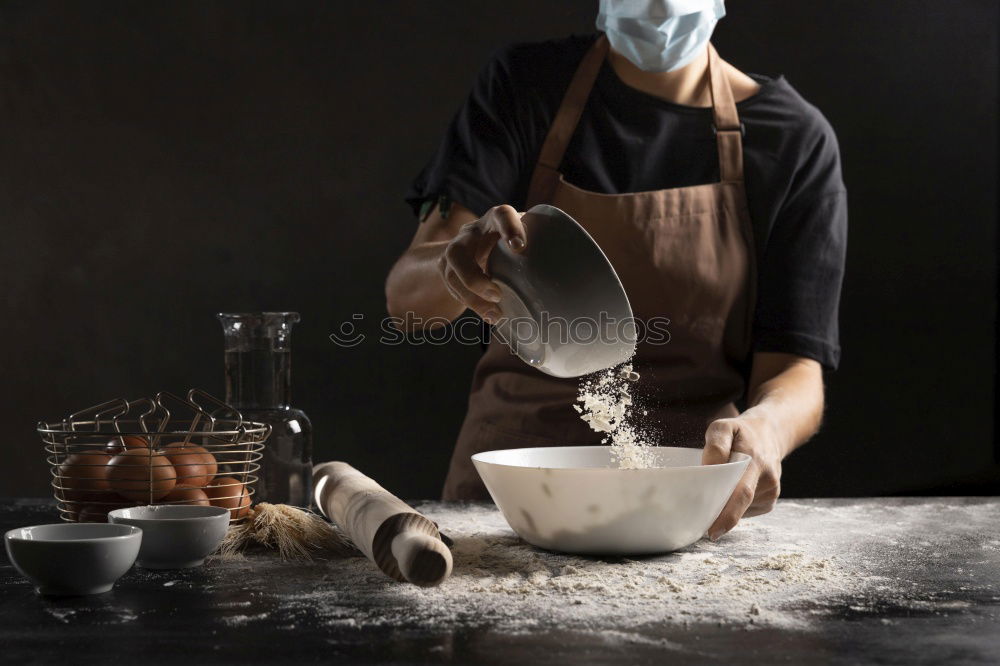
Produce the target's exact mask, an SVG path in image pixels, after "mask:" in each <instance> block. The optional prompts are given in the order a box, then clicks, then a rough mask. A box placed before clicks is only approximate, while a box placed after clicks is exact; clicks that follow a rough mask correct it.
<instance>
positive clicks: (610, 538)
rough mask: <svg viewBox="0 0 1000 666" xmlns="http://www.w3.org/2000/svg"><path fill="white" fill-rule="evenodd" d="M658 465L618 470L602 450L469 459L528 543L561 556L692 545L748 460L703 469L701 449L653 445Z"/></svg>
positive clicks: (739, 457) (512, 452) (513, 452)
mask: <svg viewBox="0 0 1000 666" xmlns="http://www.w3.org/2000/svg"><path fill="white" fill-rule="evenodd" d="M656 453H657V456H658V464H659V466H658V467H654V468H650V469H619V468H618V467H617V464H616V463H615V462H614V461H613V460H612V459H611V452H610V447H608V446H565V447H564V446H557V447H545V448H531V449H508V450H505V451H486V452H484V453H477V454H476V455H474V456H472V462H473V464H475V466H476V470H478V472H479V475H480V476H481V477H482V479H483V483H485V484H486V488H487V490H489V492H490V496H491V497H493V501H494V502H496V505H497V506H498V507H499V508H500V511H501V512H502V513H503V515H504V518H506V519H507V522H508V523H509V524H510V526H511V528H513V530H514V531H515V532H517V534H518V535H519V536H520V537H521V538H522V539H524V540H525V541H527V542H528V543H530V544H532V545H535V546H538V547H540V548H546V549H548V550H557V551H562V552H567V553H586V554H591V555H640V554H650V553H665V552H669V551H672V550H677V549H679V548H684V547H685V546H689V545H691V544H692V543H694V542H695V541H698V540H699V539H700V538H702V536H704V535H705V532H706V531H707V530H708V528H709V527H710V526H711V525H712V523H713V522H714V521H715V519H716V518H718V517H719V514H720V513H721V512H722V508H723V507H724V506H725V504H726V501H727V500H728V499H729V496H730V495H731V494H732V492H733V489H735V488H736V483H737V482H738V481H739V479H740V476H742V474H743V471H744V470H745V469H746V467H747V465H748V464H749V462H750V457H749V456H747V455H745V454H742V453H734V454H733V457H732V460H731V462H728V463H725V464H721V465H702V464H701V449H685V448H675V447H658V448H657V449H656Z"/></svg>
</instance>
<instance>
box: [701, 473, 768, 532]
mask: <svg viewBox="0 0 1000 666" xmlns="http://www.w3.org/2000/svg"><path fill="white" fill-rule="evenodd" d="M759 477H760V467H758V466H757V465H756V464H755V463H754V461H752V460H751V461H750V465H749V466H748V467H747V470H746V472H744V473H743V476H742V477H741V478H740V481H739V483H737V484H736V489H735V490H734V491H733V494H732V495H730V496H729V501H728V502H726V506H725V507H723V509H722V513H720V514H719V517H718V518H716V519H715V522H714V523H712V526H711V527H709V528H708V538H709V539H711V540H712V541H715V540H716V539H718V538H719V537H720V536H722V535H723V534H725V533H726V532H728V531H729V530H731V529H733V528H734V527H736V523H738V522H740V518H742V517H743V514H744V513H746V511H747V509H748V508H749V507H750V505H751V504H753V501H754V495H755V494H756V492H757V480H758V478H759Z"/></svg>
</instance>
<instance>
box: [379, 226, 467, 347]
mask: <svg viewBox="0 0 1000 666" xmlns="http://www.w3.org/2000/svg"><path fill="white" fill-rule="evenodd" d="M447 245H448V241H438V242H429V243H421V244H420V245H414V246H412V247H411V248H410V249H408V250H407V251H406V252H404V253H403V255H402V256H401V257H400V258H399V260H397V261H396V264H395V265H394V266H393V267H392V270H391V271H389V276H388V277H387V278H386V281H385V298H386V308H387V309H388V311H389V315H390V316H392V317H397V318H399V319H402V320H403V321H404V322H405V324H404V325H405V326H407V327H408V328H422V327H423V325H421V323H420V322H421V321H423V322H427V321H428V320H432V319H434V320H436V322H443V321H445V320H447V321H451V320H453V319H455V318H457V317H458V316H459V315H461V314H462V313H463V312H464V311H465V306H464V305H462V304H461V303H459V302H458V301H456V300H455V299H454V298H453V297H452V296H451V294H449V293H448V290H447V288H445V285H444V281H443V280H442V279H441V273H440V270H439V268H438V261H439V260H440V259H441V253H442V252H444V248H445V247H446V246H447ZM408 313H412V314H410V315H409V316H408ZM432 323H434V322H432ZM438 325H440V324H438Z"/></svg>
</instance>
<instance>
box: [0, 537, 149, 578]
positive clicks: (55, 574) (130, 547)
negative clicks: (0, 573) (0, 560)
mask: <svg viewBox="0 0 1000 666" xmlns="http://www.w3.org/2000/svg"><path fill="white" fill-rule="evenodd" d="M141 542H142V530H141V529H139V528H137V527H132V526H130V525H109V524H107V523H103V524H102V523H58V524H55V525H34V526H32V527H18V528H17V529H13V530H10V531H9V532H7V533H6V534H5V535H4V545H5V546H6V547H7V556H8V557H9V558H10V561H11V563H12V564H13V565H14V568H16V569H17V570H18V571H19V572H20V573H21V575H22V576H24V577H25V578H27V579H28V580H30V581H31V582H32V583H34V584H35V590H36V591H37V592H38V593H39V594H51V595H76V594H100V593H102V592H107V591H108V590H110V589H111V588H112V586H114V584H115V581H116V580H118V579H119V578H121V577H122V575H123V574H124V573H125V572H126V571H128V570H129V569H131V568H132V565H133V564H134V563H135V558H136V556H137V555H138V554H139V545H140V543H141Z"/></svg>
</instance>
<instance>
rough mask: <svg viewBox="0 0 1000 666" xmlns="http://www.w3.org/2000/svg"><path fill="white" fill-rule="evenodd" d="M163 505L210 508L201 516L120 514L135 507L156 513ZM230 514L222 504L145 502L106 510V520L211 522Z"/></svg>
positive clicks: (124, 523) (130, 521)
mask: <svg viewBox="0 0 1000 666" xmlns="http://www.w3.org/2000/svg"><path fill="white" fill-rule="evenodd" d="M164 507H170V508H173V507H184V508H186V509H210V510H212V511H211V513H206V514H205V515H203V516H176V517H167V516H155V515H154V516H145V517H143V518H132V517H129V516H125V515H123V514H122V512H123V511H131V510H135V509H154V511H153V512H152V513H156V511H155V509H161V508H164ZM229 515H230V510H229V509H227V508H225V507H222V506H214V505H213V506H205V505H203V504H145V505H143V506H126V507H122V508H121V509H114V510H112V511H109V512H108V521H111V519H112V518H117V519H119V520H122V521H129V522H127V523H126V522H122V523H117V522H116V523H114V524H115V525H129V524H131V523H132V522H144V523H200V522H205V521H207V522H211V521H213V520H218V519H219V518H221V517H222V516H226V517H227V519H228V517H229Z"/></svg>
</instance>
